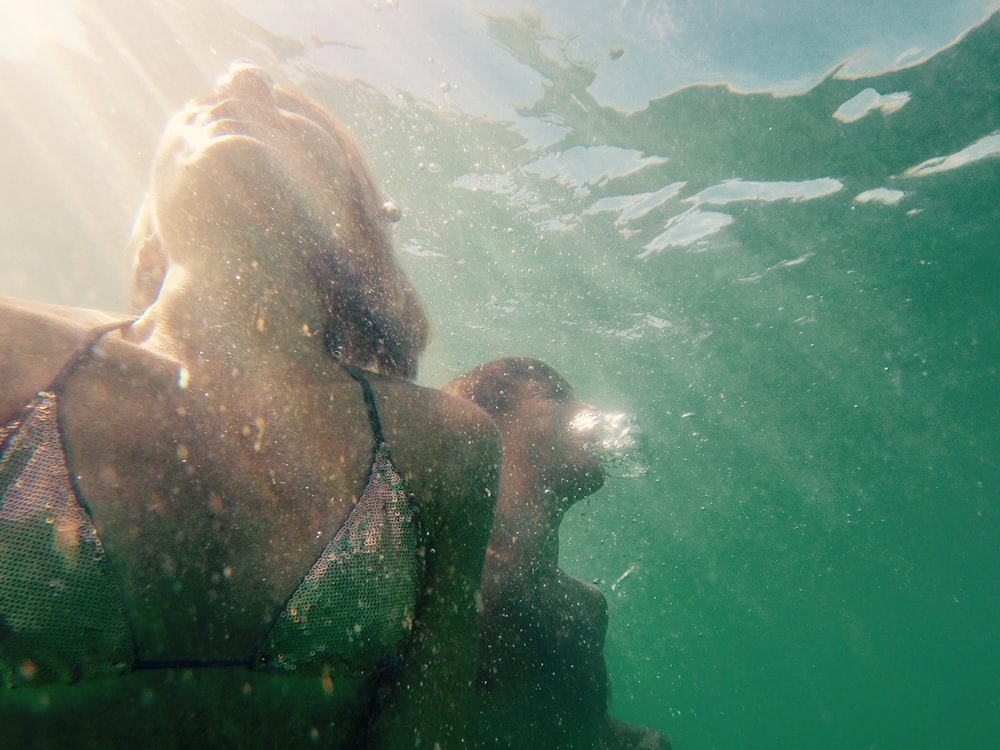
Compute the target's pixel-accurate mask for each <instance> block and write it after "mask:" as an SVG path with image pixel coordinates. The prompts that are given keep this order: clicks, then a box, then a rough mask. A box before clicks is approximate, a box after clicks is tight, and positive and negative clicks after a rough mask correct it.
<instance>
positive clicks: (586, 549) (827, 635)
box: [0, 0, 1000, 750]
mask: <svg viewBox="0 0 1000 750" xmlns="http://www.w3.org/2000/svg"><path fill="white" fill-rule="evenodd" d="M2 14H3V15H7V16H8V19H7V21H6V22H5V24H4V26H5V28H4V29H3V30H0V92H2V101H3V104H2V106H3V108H4V109H5V112H4V116H3V117H2V118H0V132H2V140H3V144H4V145H3V148H2V151H0V153H2V166H3V168H2V170H0V186H2V191H3V192H2V200H0V239H2V241H0V294H3V295H11V296H17V297H28V298H33V299H39V300H44V301H48V302H53V303H58V304H66V305H81V306H88V307H95V308H100V309H107V310H120V309H123V308H124V307H125V289H126V274H127V267H126V266H127V260H126V256H125V251H124V247H125V244H126V241H127V239H128V236H129V233H130V231H131V225H132V221H133V219H134V218H135V211H136V208H137V207H138V206H139V204H140V202H141V200H142V196H143V189H144V185H145V183H146V179H147V176H148V171H149V165H150V162H151V159H152V156H153V151H154V148H155V145H156V141H157V138H158V137H159V135H160V132H161V130H162V128H163V124H164V123H165V122H166V120H167V118H168V117H169V115H170V114H171V113H173V112H174V111H176V110H177V109H178V107H180V106H181V105H182V104H183V103H184V102H185V100H187V99H188V98H190V97H192V96H194V95H196V94H198V93H200V92H201V91H202V90H203V89H205V88H206V87H207V86H211V85H212V83H213V82H214V81H215V80H216V79H217V78H218V77H219V76H220V75H221V74H222V73H224V72H225V70H226V68H227V67H228V65H229V63H230V62H231V61H232V60H236V59H245V60H250V61H253V62H254V63H256V64H258V65H260V66H261V67H263V68H265V69H266V70H268V71H269V73H270V74H271V75H272V76H273V77H274V79H275V80H276V81H277V82H280V83H285V84H287V85H290V86H293V87H295V88H297V89H299V90H301V91H304V92H306V93H307V94H309V95H310V96H312V97H314V98H315V99H317V100H318V101H320V102H322V103H323V104H325V105H326V106H327V107H328V108H329V109H330V110H331V111H332V112H334V113H336V115H337V116H338V117H339V118H340V119H342V120H343V122H344V123H345V124H346V125H347V127H348V128H349V129H350V130H351V131H352V132H353V133H354V135H355V136H356V138H357V139H358V141H359V142H360V144H361V147H362V150H363V151H364V152H365V154H366V156H367V158H368V160H369V163H370V165H371V167H372V170H373V172H374V173H375V176H376V178H377V180H378V182H379V183H380V185H381V188H382V189H383V191H384V192H385V194H386V195H387V196H388V197H389V198H390V199H391V200H392V201H393V203H394V204H395V205H396V206H398V208H399V210H400V212H401V217H402V218H401V220H400V221H399V222H398V223H397V224H395V225H394V230H393V231H394V236H395V242H396V248H397V254H398V257H399V258H400V261H401V263H402V265H403V266H404V268H405V270H406V272H407V273H408V274H409V275H410V277H411V278H412V280H413V282H414V285H415V286H416V288H417V290H418V292H419V293H420V295H421V297H422V298H423V300H424V304H425V305H426V307H427V311H428V315H429V318H430V324H431V342H430V345H429V347H428V349H427V352H426V354H425V355H424V358H423V360H422V363H421V368H420V374H419V377H418V382H419V383H421V384H422V385H427V386H432V387H439V386H441V385H443V384H444V383H446V382H447V381H449V380H451V379H452V378H453V377H455V376H456V375H458V374H459V373H462V372H464V371H466V370H468V369H469V368H471V367H473V366H474V365H476V364H477V363H480V362H483V361H486V360H491V359H496V358H498V357H503V356H530V357H536V358H538V359H542V360H544V361H546V362H548V363H549V364H551V365H552V366H553V367H555V368H556V369H557V370H559V372H560V373H562V374H563V375H565V376H566V378H567V379H568V380H569V381H571V382H572V384H573V386H574V388H575V390H576V394H577V396H578V397H579V398H580V399H581V400H582V401H585V402H587V403H590V404H593V405H594V406H595V407H597V408H600V409H607V410H614V411H619V412H628V413H631V414H634V415H635V416H636V419H637V421H638V424H640V425H641V428H642V442H643V446H642V447H643V455H642V459H641V461H642V466H640V467H635V466H633V467H632V468H633V470H631V471H628V472H626V473H628V474H631V475H632V476H627V477H624V478H615V479H609V480H608V481H607V483H606V484H605V486H604V488H603V489H601V490H600V492H598V493H597V494H595V495H593V496H591V497H590V498H588V499H586V500H584V501H583V502H581V503H580V504H579V505H577V506H575V507H574V508H572V509H571V510H570V511H569V513H568V515H567V517H566V519H565V521H564V523H563V524H562V527H561V534H560V556H559V561H560V565H561V567H562V568H563V569H564V570H565V571H567V572H568V573H569V574H570V575H572V576H574V577H576V578H578V579H581V580H583V581H586V582H588V583H592V584H594V585H595V586H596V587H597V588H598V589H599V590H600V591H601V592H602V593H603V594H604V596H605V597H606V599H607V602H608V608H609V617H610V625H609V629H608V638H607V646H606V650H605V655H606V659H607V665H608V672H609V676H610V686H611V687H610V691H611V704H610V713H611V714H612V715H613V716H615V717H617V718H618V719H621V720H624V721H628V722H632V723H637V724H644V725H648V726H652V727H655V728H656V729H658V730H660V731H662V732H663V733H664V734H665V735H666V736H667V737H668V738H669V740H670V742H671V743H672V746H673V747H674V748H675V750H738V749H743V748H769V749H775V748H783V749H787V750H799V749H802V748H808V749H809V750H834V749H836V750H841V749H843V748H858V749H863V750H889V749H890V748H908V749H909V748H927V749H930V748H970V749H971V748H989V747H996V746H997V743H998V741H1000V648H998V646H1000V583H998V573H1000V448H998V446H1000V5H998V4H997V3H996V2H991V1H990V0H980V1H978V2H973V1H972V0H962V1H955V2H950V3H932V2H925V1H924V0H920V1H919V2H903V1H902V0H893V1H892V2H886V3H881V4H878V7H869V4H868V3H864V2H860V1H859V0H845V2H839V3H821V2H815V1H813V0H810V1H808V2H804V3H792V2H787V1H786V2H765V3H760V2H756V3H752V2H747V1H746V0H719V1H717V2H707V3H694V2H690V1H689V0H663V2H652V1H650V0H621V1H620V2H600V1H598V0H584V1H583V2H568V1H567V0H540V1H539V2H523V3H521V2H511V3H504V2H496V1H494V2H472V1H469V2H463V1H462V0H429V1H428V2H424V3H420V2H414V1H412V0H365V1H363V2H362V1H359V2H349V1H348V0H335V1H332V2H331V1H328V2H314V1H312V0H288V1H287V2H264V0H230V1H229V2H224V1H223V0H179V1H178V2H168V1H167V0H162V1H160V0H135V1H134V2H118V1H116V0H78V1H74V0H60V1H59V2H53V3H49V4H47V5H46V12H44V13H42V12H41V11H37V10H35V9H34V6H33V5H32V4H31V3H29V2H27V0H13V2H9V3H8V4H7V7H6V9H5V10H4V11H3V13H2ZM0 387H2V385H0ZM81 689H86V687H85V686H82V687H81Z"/></svg>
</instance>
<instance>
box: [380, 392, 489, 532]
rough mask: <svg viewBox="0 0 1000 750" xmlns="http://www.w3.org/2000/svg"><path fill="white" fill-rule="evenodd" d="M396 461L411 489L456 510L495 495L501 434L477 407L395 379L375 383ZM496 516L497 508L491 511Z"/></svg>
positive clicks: (388, 438) (430, 501)
mask: <svg viewBox="0 0 1000 750" xmlns="http://www.w3.org/2000/svg"><path fill="white" fill-rule="evenodd" d="M372 384H373V386H374V390H375V395H376V404H377V407H378V411H379V415H380V417H381V419H382V423H383V427H384V429H385V437H386V441H387V442H388V443H389V445H390V446H391V448H392V455H393V460H394V461H395V463H396V465H397V467H398V468H399V470H400V471H401V472H402V473H403V475H404V476H405V477H406V478H407V481H408V482H409V483H410V485H411V489H413V490H416V491H418V494H420V495H422V496H424V497H425V498H426V502H428V503H437V502H438V501H439V500H444V501H445V502H447V503H448V504H449V505H450V507H451V509H452V510H453V511H455V512H462V511H460V510H459V508H461V507H462V506H465V510H466V511H471V510H472V508H469V507H468V506H467V503H468V502H469V501H472V502H477V503H478V502H479V501H481V499H482V498H483V497H484V495H485V496H492V493H493V492H494V491H495V487H496V483H497V481H498V477H499V467H500V460H501V453H500V436H499V433H498V431H497V428H496V425H495V424H494V423H493V421H492V420H491V419H490V418H489V417H488V416H487V415H486V413H485V412H483V411H482V410H480V409H479V408H478V407H476V406H475V405H474V404H472V403H470V402H468V401H465V400H464V399H459V398H455V397H453V396H449V395H447V394H445V393H442V392H441V391H438V390H435V389H432V388H426V387H423V386H418V385H414V384H413V383H408V382H405V381H401V380H397V379H393V378H375V379H373V380H372ZM489 514H490V516H491V517H492V505H490V507H489Z"/></svg>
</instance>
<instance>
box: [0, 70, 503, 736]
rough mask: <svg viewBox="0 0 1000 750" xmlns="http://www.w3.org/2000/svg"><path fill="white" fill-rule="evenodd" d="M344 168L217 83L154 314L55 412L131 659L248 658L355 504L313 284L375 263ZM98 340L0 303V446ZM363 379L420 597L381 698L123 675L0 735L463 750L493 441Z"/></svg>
mask: <svg viewBox="0 0 1000 750" xmlns="http://www.w3.org/2000/svg"><path fill="white" fill-rule="evenodd" d="M359 162H360V156H359V155H357V154H356V153H353V152H351V151H350V149H346V150H345V147H344V144H343V142H340V141H338V140H337V139H335V138H333V137H331V134H330V132H329V131H328V130H327V129H326V128H325V127H324V126H323V124H322V123H317V122H316V121H314V120H313V119H311V118H310V117H308V116H307V115H303V114H302V113H301V112H299V111H295V108H294V107H292V106H291V105H290V104H287V103H286V102H285V101H283V100H282V98H281V96H280V95H279V93H275V92H270V89H269V88H268V87H267V85H266V82H265V81H264V79H260V80H258V79H257V78H256V77H255V76H252V77H250V78H244V79H243V80H242V82H241V81H239V79H234V80H231V81H230V82H229V84H224V85H223V86H222V87H220V90H219V92H218V94H217V95H216V96H215V97H213V98H211V99H210V100H206V101H205V102H204V103H202V104H200V105H199V106H196V107H193V108H192V109H190V110H188V111H187V112H185V113H184V115H183V116H182V117H179V118H178V119H176V120H175V121H174V123H173V125H172V127H171V129H170V130H168V134H167V136H166V137H165V138H164V141H163V143H162V145H161V150H160V153H159V155H158V157H157V161H156V164H155V166H154V171H153V186H152V191H151V199H150V200H149V201H147V205H146V211H145V214H144V217H143V221H144V222H146V223H147V226H146V227H145V229H146V231H148V232H149V238H147V239H148V241H145V242H144V243H143V244H142V247H141V249H140V250H139V251H138V253H137V256H136V273H137V279H138V282H137V287H136V294H137V298H138V299H139V301H140V305H142V304H148V306H147V307H146V308H145V310H144V311H143V313H142V314H141V316H140V317H139V318H138V319H137V320H136V321H135V322H134V323H131V324H126V325H124V326H123V327H122V329H121V330H120V331H115V332H112V333H110V334H108V335H107V336H105V337H104V338H103V339H102V340H101V341H100V343H99V344H98V345H97V346H96V347H95V350H94V352H93V355H92V356H90V357H89V358H87V359H86V360H85V361H84V362H83V364H82V365H81V366H80V368H79V369H78V370H77V371H76V372H75V373H74V375H73V376H72V378H71V379H70V380H69V382H68V384H67V386H66V388H65V391H64V393H63V395H62V398H61V399H60V402H59V404H60V415H61V425H62V431H63V436H64V443H65V446H66V451H67V460H68V463H69V466H70V472H71V474H72V475H74V476H76V477H77V481H76V485H77V488H78V491H79V494H80V496H81V500H82V501H83V502H84V503H85V504H86V506H87V507H88V508H89V510H90V512H91V514H92V517H93V519H94V522H95V525H96V527H97V530H98V533H99V535H100V537H101V539H102V541H103V543H104V546H105V549H106V550H107V560H108V562H109V564H110V567H111V569H112V571H113V574H114V577H115V579H116V581H117V582H118V584H119V586H120V587H121V589H122V591H123V594H124V601H125V607H126V614H127V616H128V620H129V623H130V625H131V627H132V629H133V635H134V639H135V646H136V650H137V653H139V654H140V655H141V657H142V658H143V659H167V658H185V657H187V658H190V657H197V658H205V659H240V658H243V657H245V656H246V655H247V654H248V653H250V652H251V650H252V649H253V647H254V645H255V644H256V643H257V642H258V640H259V638H260V637H261V635H262V633H263V632H265V631H266V630H267V628H268V625H269V623H270V622H271V621H272V620H273V618H274V616H275V614H276V613H277V612H279V611H280V609H281V607H282V606H283V603H284V601H285V600H286V598H287V597H288V595H289V593H290V592H291V591H292V590H293V589H294V588H295V586H296V585H297V583H298V581H299V580H300V579H301V577H302V575H303V574H304V573H305V572H306V571H307V570H308V569H309V567H310V566H311V565H312V563H313V562H314V561H315V560H316V558H317V557H318V556H319V554H320V552H321V551H322V549H323V548H324V546H325V545H326V544H327V543H328V542H329V541H330V539H331V538H332V536H333V534H334V533H335V532H336V531H337V529H338V528H339V527H340V526H341V524H342V523H343V522H344V520H345V519H346V518H347V516H348V514H349V513H350V511H351V509H352V507H353V503H354V502H355V501H356V499H357V497H358V495H359V494H360V492H361V490H362V489H363V487H364V485H365V482H366V480H367V471H368V466H369V462H370V459H371V455H372V449H373V436H372V434H371V428H370V425H369V422H368V417H367V414H366V410H365V406H364V403H363V399H362V394H361V390H360V388H359V386H358V384H357V383H356V382H355V381H354V380H353V379H351V378H350V377H349V376H348V375H347V374H346V373H345V372H344V370H343V369H342V368H341V367H340V365H339V364H338V363H337V361H336V360H335V359H334V358H333V357H331V356H330V354H329V352H328V351H327V348H326V346H325V344H324V339H323V336H322V332H323V330H324V325H325V323H326V320H327V316H328V309H327V306H326V305H325V303H324V299H323V296H322V294H321V293H320V292H319V291H317V290H315V289H314V288H313V287H312V286H311V284H312V282H311V279H312V273H313V268H314V266H313V265H312V263H313V260H314V255H315V253H316V252H317V251H318V249H319V248H322V247H326V246H328V245H329V243H330V242H331V241H332V242H334V243H336V244H337V245H338V246H340V247H346V248H351V249H353V250H357V251H359V252H360V253H361V255H362V256H364V255H374V256H377V255H379V253H382V254H384V253H385V251H384V250H383V248H382V247H381V245H382V244H385V243H388V239H387V237H386V235H385V230H383V229H381V228H380V227H377V226H359V225H358V224H357V222H356V221H353V222H352V218H353V217H355V216H356V213H357V210H358V209H357V204H358V202H359V201H368V202H371V201H373V200H376V199H377V196H374V195H367V194H361V195H359V194H358V193H357V191H356V190H355V191H354V192H352V191H351V190H350V189H349V188H350V186H351V185H352V180H354V177H353V175H352V170H356V169H357V168H358V167H357V164H358V163H359ZM355 182H356V180H355ZM370 213H371V214H375V213H377V207H375V208H372V210H371V211H370ZM142 228H143V227H142V226H140V229H142ZM331 238H332V239H331ZM386 257H388V256H386ZM383 262H387V263H390V262H391V261H383ZM144 297H146V298H148V299H144ZM387 304H389V302H387ZM113 317H114V316H111V315H108V314H103V313H95V312H92V311H87V310H75V309H65V308H53V307H49V306H43V305H39V304H32V303H26V302H19V301H13V300H4V301H0V380H2V382H4V384H5V387H4V388H3V390H2V393H0V423H6V422H7V421H9V420H10V419H12V418H14V417H16V416H17V415H18V413H19V412H20V410H21V409H22V408H23V407H24V405H25V403H27V401H28V400H29V399H30V398H31V396H32V395H33V394H34V393H35V392H36V391H38V390H40V389H44V388H46V387H47V385H48V383H49V382H50V381H51V379H52V377H53V376H54V375H55V374H56V373H57V372H58V371H59V369H60V368H61V367H62V365H63V363H64V362H65V361H66V360H67V359H68V358H69V357H70V356H71V355H72V354H73V353H74V352H75V351H77V350H78V347H79V344H80V342H81V341H82V340H83V339H84V337H85V335H86V333H87V331H89V330H90V329H91V328H93V326H95V325H96V324H98V323H100V322H102V321H107V320H111V319H113ZM118 317H120V318H121V319H123V320H125V319H126V318H125V317H124V316H118ZM369 381H370V382H371V384H372V389H373V391H374V393H375V397H376V400H377V404H378V410H379V415H380V417H381V421H382V425H383V428H384V431H385V437H386V441H387V442H388V443H389V445H390V446H391V447H392V456H393V461H394V463H395V465H396V467H397V468H398V469H399V471H400V472H401V473H402V474H403V476H404V478H405V480H406V482H407V485H408V489H409V490H410V491H411V492H412V493H413V495H414V496H415V498H416V504H417V506H418V507H419V509H420V514H421V518H422V520H423V523H424V526H425V528H426V531H427V533H428V536H429V544H428V560H427V573H426V578H425V591H426V592H427V593H426V595H425V596H424V597H423V598H422V600H421V602H420V604H419V607H418V613H417V622H416V623H415V625H414V630H413V637H412V639H411V641H410V643H409V645H408V647H407V650H406V653H405V654H403V659H402V662H401V666H400V668H399V669H398V670H397V671H396V672H395V673H394V674H393V675H392V679H391V681H389V682H384V681H380V680H379V679H378V678H376V677H375V676H374V675H372V676H365V677H362V678H340V677H336V676H332V677H331V676H330V675H328V674H324V675H320V676H317V677H314V678H308V677H298V676H294V677H292V676H275V675H268V674H259V673H255V672H251V671H249V670H246V669H242V668H235V669H219V670H213V669H205V670H194V671H189V670H177V671H169V670H168V671H166V672H162V673H161V672H158V673H136V674H131V675H126V676H123V677H120V678H114V679H107V680H100V681H95V683H94V684H93V685H85V684H81V685H79V686H65V685H54V686H49V687H39V688H37V689H30V690H24V691H8V694H0V715H6V714H7V713H8V710H9V711H10V712H11V713H12V714H13V715H14V716H16V717H17V718H12V717H10V716H8V717H6V719H5V722H4V723H5V726H11V725H12V724H13V726H14V727H15V728H17V727H20V728H22V729H23V730H24V737H34V738H35V739H38V738H39V737H42V736H45V737H50V738H57V737H59V736H60V733H59V731H58V727H64V728H65V730H66V732H67V733H69V734H70V735H71V736H73V738H74V739H75V740H82V741H80V742H78V743H77V744H83V745H86V744H87V743H86V739H87V738H88V737H91V738H94V739H95V741H96V740H97V739H98V738H104V737H106V736H108V733H110V734H111V736H122V737H127V738H128V739H129V742H131V743H134V742H136V741H138V740H143V739H145V740H147V741H148V742H145V743H143V744H146V745H147V746H149V745H150V743H151V745H152V746H156V745H162V746H174V745H175V744H177V743H178V742H179V737H182V736H185V733H187V735H188V736H190V737H192V738H195V740H194V741H196V742H197V743H198V744H201V745H204V743H205V741H206V740H211V741H212V743H213V744H216V745H217V746H239V747H252V746H262V747H265V746H275V745H276V744H279V743H280V744H296V743H297V742H298V741H300V740H303V739H304V740H310V741H321V742H323V743H324V744H326V745H329V746H333V747H353V746H356V745H357V744H359V743H360V742H362V741H363V742H364V743H366V745H367V746H370V747H387V748H400V747H410V746H414V745H415V744H416V743H419V744H420V745H421V746H424V747H433V746H434V744H435V743H439V744H440V746H441V747H442V748H447V747H453V746H458V745H459V744H460V743H461V738H462V737H464V736H465V734H466V732H467V727H466V726H465V722H464V719H465V713H464V711H463V707H464V704H463V701H464V700H465V698H466V696H467V693H468V685H469V684H470V681H471V679H472V672H473V664H474V660H475V645H474V638H473V636H472V635H471V634H472V633H474V630H475V622H476V611H475V597H476V593H477V591H478V588H479V582H480V572H481V566H482V560H483V555H484V551H485V547H486V541H487V537H488V534H489V529H490V523H491V520H492V504H493V497H494V494H495V489H496V482H497V466H498V464H499V445H498V441H497V436H496V432H495V428H494V427H493V426H492V424H491V423H490V422H489V420H487V419H486V418H485V417H484V416H483V415H482V414H481V413H480V412H479V411H478V410H477V409H475V408H474V407H472V406H471V405H469V404H467V403H464V402H462V401H460V400H457V399H453V398H449V397H447V396H445V395H443V394H440V393H438V392H435V391H432V390H429V389H423V388H419V387H417V386H414V385H413V384H411V383H409V382H406V381H404V380H402V379H399V378H394V377H386V376H379V375H375V374H371V375H370V376H369ZM14 693H18V694H17V695H14ZM376 698H377V699H378V706H379V707H378V709H377V710H373V709H371V708H370V706H371V705H372V702H373V701H374V700H376ZM111 706H114V707H115V712H114V713H113V714H109V712H108V711H106V710H102V709H104V708H108V707H111ZM150 706H153V707H156V708H154V710H149V707H150ZM254 716H259V717H260V720H259V722H258V721H256V720H254V719H252V718H250V717H254ZM268 716H270V719H268V718H267V717H268ZM31 717H34V719H37V721H38V722H39V725H41V726H43V727H44V734H42V733H40V734H37V735H36V734H32V730H33V729H34V728H36V725H35V724H33V723H32V721H33V719H32V718H31ZM241 717H247V718H249V721H248V722H244V721H243V720H242V718H241ZM359 727H360V728H359ZM296 738H298V739H296ZM362 738H363V740H362ZM52 745H53V746H56V745H57V742H56V741H53V742H52Z"/></svg>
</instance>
